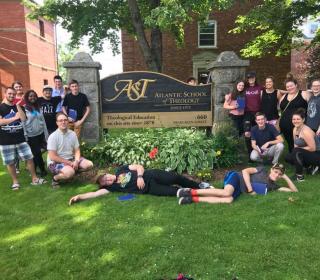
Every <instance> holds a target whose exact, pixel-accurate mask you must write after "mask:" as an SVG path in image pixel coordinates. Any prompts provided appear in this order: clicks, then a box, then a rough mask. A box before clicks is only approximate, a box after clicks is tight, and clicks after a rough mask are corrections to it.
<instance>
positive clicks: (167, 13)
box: [24, 0, 234, 72]
mask: <svg viewBox="0 0 320 280" xmlns="http://www.w3.org/2000/svg"><path fill="white" fill-rule="evenodd" d="M233 2H234V0H170V1H160V0H127V1H124V0H94V1H92V0H82V1H73V0H45V1H44V5H42V6H39V5H36V4H35V3H34V2H32V1H30V0H24V4H25V5H26V6H27V7H28V8H30V9H31V11H32V12H31V14H30V16H29V17H30V18H33V19H37V18H39V17H45V18H46V19H50V20H53V21H56V22H57V21H59V22H60V23H61V25H62V27H64V28H65V29H67V30H68V31H69V32H71V33H72V38H71V41H72V45H73V46H76V45H78V44H79V42H80V41H81V38H82V37H83V36H88V38H89V47H90V48H91V50H92V51H93V52H94V53H96V52H100V51H101V50H102V46H103V42H104V40H105V39H107V40H109V42H110V44H111V47H112V50H113V53H114V54H115V53H119V37H118V31H119V30H122V29H123V30H126V31H127V32H129V33H130V34H133V35H134V36H135V37H136V39H137V41H138V44H139V47H140V49H141V52H142V54H143V57H144V60H145V62H146V65H147V66H148V68H149V69H150V70H153V71H159V72H161V69H162V33H163V32H168V33H170V34H172V36H173V37H174V38H175V40H176V42H177V45H178V46H182V45H183V41H184V26H185V24H187V23H188V22H190V21H192V20H193V19H196V20H200V21H201V20H202V21H204V20H205V19H206V18H207V16H208V15H209V14H210V13H211V11H212V10H213V9H226V8H228V7H230V6H231V5H232V4H233Z"/></svg>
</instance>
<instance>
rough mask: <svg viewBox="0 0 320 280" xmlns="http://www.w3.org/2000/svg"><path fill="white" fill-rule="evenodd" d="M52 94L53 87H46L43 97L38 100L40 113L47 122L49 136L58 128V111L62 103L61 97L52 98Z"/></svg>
mask: <svg viewBox="0 0 320 280" xmlns="http://www.w3.org/2000/svg"><path fill="white" fill-rule="evenodd" d="M52 92H53V89H52V87H50V86H44V87H43V91H42V93H43V97H39V98H38V104H39V107H40V111H41V113H42V114H43V116H44V119H45V121H46V125H47V129H48V133H49V134H51V133H52V132H54V131H55V130H56V129H57V128H58V127H57V124H56V111H57V107H58V105H59V104H60V103H61V102H62V98H61V96H55V97H52Z"/></svg>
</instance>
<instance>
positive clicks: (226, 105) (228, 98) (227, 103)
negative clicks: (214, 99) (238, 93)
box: [223, 93, 237, 110]
mask: <svg viewBox="0 0 320 280" xmlns="http://www.w3.org/2000/svg"><path fill="white" fill-rule="evenodd" d="M230 102H231V94H230V93H229V94H226V95H225V97H224V103H223V108H224V109H227V110H234V109H237V107H236V106H233V105H232V106H231V105H230Z"/></svg>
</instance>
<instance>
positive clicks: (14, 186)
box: [11, 183, 20, 191]
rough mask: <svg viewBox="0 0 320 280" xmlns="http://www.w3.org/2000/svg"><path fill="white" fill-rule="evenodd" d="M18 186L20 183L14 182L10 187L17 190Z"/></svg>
mask: <svg viewBox="0 0 320 280" xmlns="http://www.w3.org/2000/svg"><path fill="white" fill-rule="evenodd" d="M19 188H20V184H19V183H14V184H13V185H12V186H11V189H12V190H13V191H17V190H19Z"/></svg>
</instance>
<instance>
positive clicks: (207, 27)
mask: <svg viewBox="0 0 320 280" xmlns="http://www.w3.org/2000/svg"><path fill="white" fill-rule="evenodd" d="M198 47H199V48H215V47H217V22H216V21H215V20H208V21H206V22H205V23H200V22H199V23H198Z"/></svg>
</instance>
